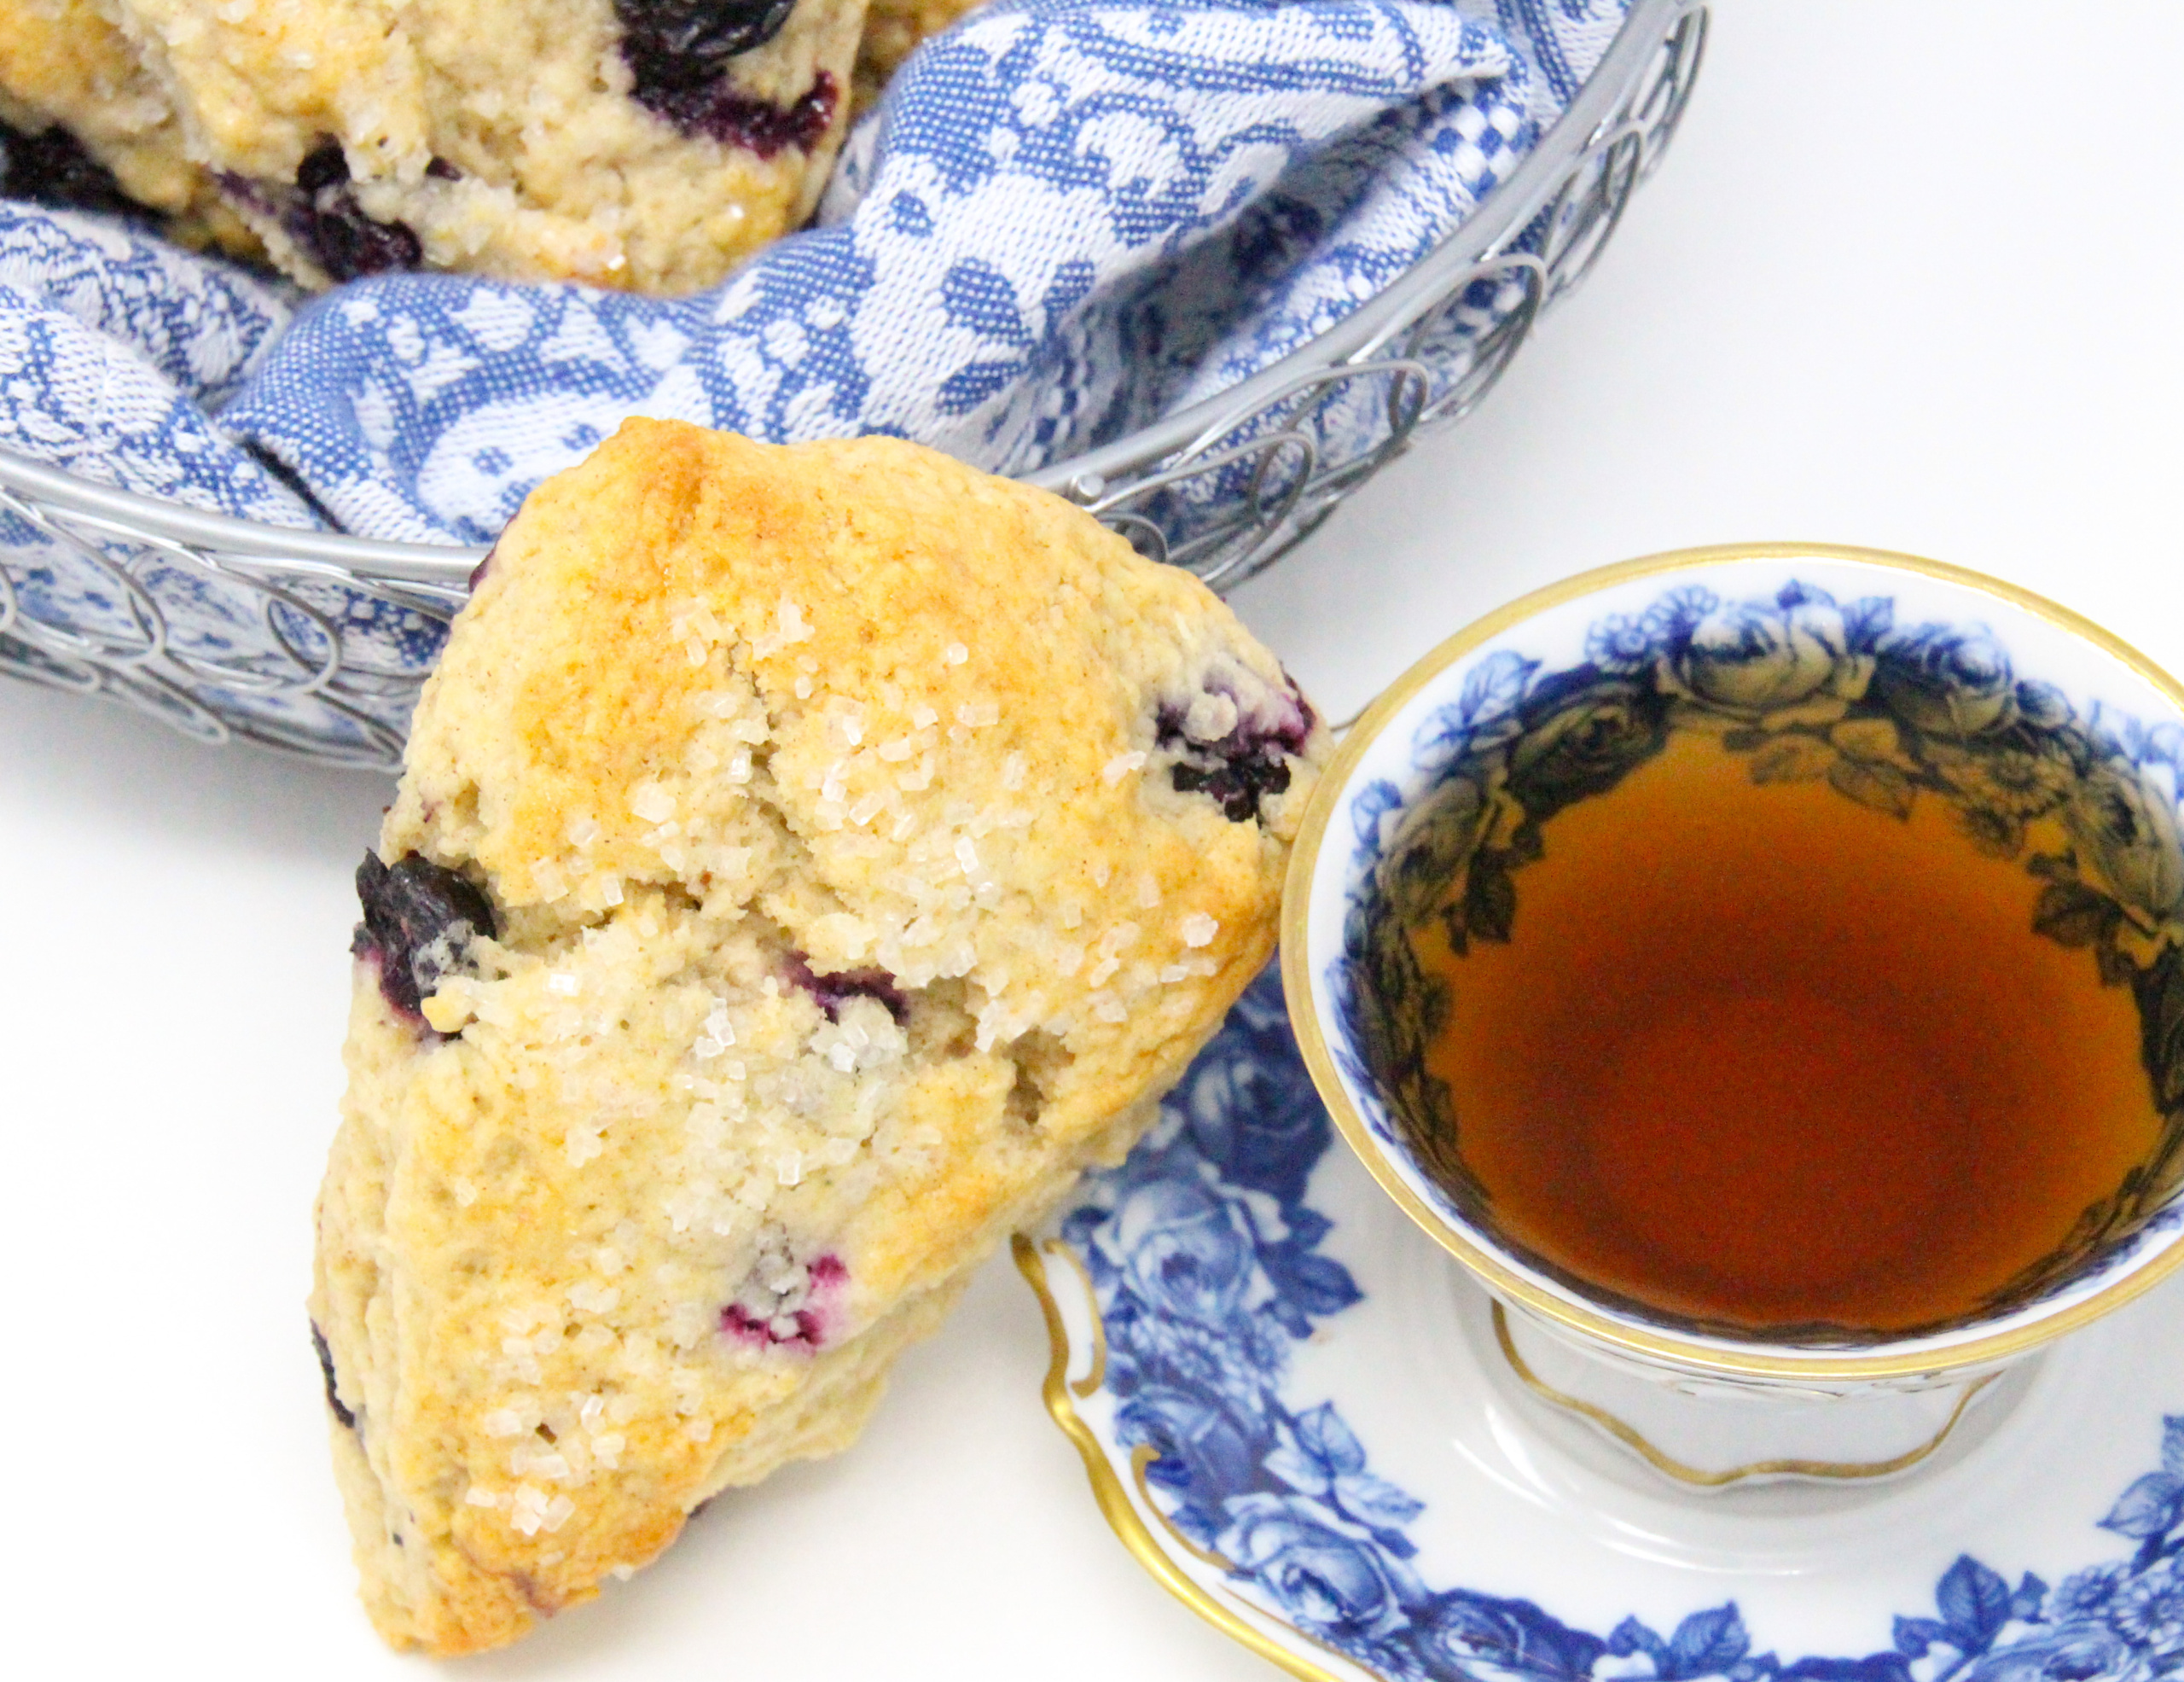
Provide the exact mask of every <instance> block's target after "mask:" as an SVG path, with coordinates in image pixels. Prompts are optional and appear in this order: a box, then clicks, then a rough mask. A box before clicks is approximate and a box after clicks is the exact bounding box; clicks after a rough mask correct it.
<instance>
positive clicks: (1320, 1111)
mask: <svg viewBox="0 0 2184 1682" xmlns="http://www.w3.org/2000/svg"><path fill="white" fill-rule="evenodd" d="M1170 1103H1179V1104H1180V1105H1181V1107H1182V1110H1183V1113H1184V1115H1186V1116H1187V1117H1188V1122H1187V1125H1188V1127H1189V1129H1190V1136H1191V1142H1192V1143H1193V1144H1195V1145H1196V1146H1197V1147H1198V1149H1199V1154H1200V1155H1203V1156H1204V1157H1205V1160H1206V1161H1209V1162H1211V1163H1212V1164H1214V1165H1215V1166H1216V1167H1218V1168H1219V1169H1220V1170H1221V1173H1222V1178H1223V1179H1226V1180H1228V1181H1229V1183H1230V1184H1234V1185H1241V1186H1247V1187H1249V1188H1251V1189H1252V1190H1257V1191H1263V1192H1266V1193H1268V1194H1269V1195H1270V1196H1275V1197H1277V1198H1280V1199H1281V1202H1283V1203H1285V1204H1287V1203H1293V1202H1296V1201H1297V1200H1298V1199H1299V1198H1301V1197H1302V1196H1304V1183H1305V1181H1306V1179H1308V1178H1309V1177H1310V1173H1311V1167H1312V1164H1313V1163H1315V1162H1316V1161H1318V1160H1319V1157H1320V1154H1321V1151H1322V1150H1323V1149H1325V1148H1326V1144H1327V1137H1328V1136H1329V1133H1330V1130H1331V1127H1332V1124H1331V1123H1330V1122H1329V1121H1328V1120H1327V1110H1326V1109H1325V1107H1324V1106H1323V1105H1321V1103H1320V1099H1319V1094H1318V1093H1317V1092H1316V1091H1313V1090H1312V1084H1311V1081H1310V1079H1309V1078H1306V1077H1305V1076H1304V1074H1303V1071H1301V1070H1300V1069H1298V1068H1297V1067H1296V1065H1295V1064H1294V1062H1289V1061H1277V1060H1275V1059H1274V1058H1271V1057H1253V1056H1237V1057H1229V1058H1222V1059H1215V1060H1206V1061H1202V1062H1199V1064H1197V1065H1196V1066H1195V1067H1194V1069H1193V1071H1192V1072H1191V1074H1189V1075H1188V1076H1187V1077H1186V1078H1185V1080H1184V1083H1183V1085H1182V1087H1181V1088H1180V1089H1179V1090H1178V1091H1176V1094H1175V1096H1174V1097H1172V1098H1171V1099H1170Z"/></svg>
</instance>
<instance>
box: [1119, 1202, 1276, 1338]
mask: <svg viewBox="0 0 2184 1682" xmlns="http://www.w3.org/2000/svg"><path fill="white" fill-rule="evenodd" d="M1094 1243H1096V1244H1097V1245H1098V1246H1099V1248H1101V1250H1102V1251H1104V1252H1105V1253H1106V1254H1107V1258H1108V1259H1109V1260H1111V1261H1112V1262H1113V1263H1114V1265H1115V1266H1116V1269H1117V1271H1118V1272H1119V1273H1120V1274H1121V1275H1122V1277H1123V1279H1124V1283H1125V1286H1126V1288H1127V1289H1129V1290H1130V1292H1131V1294H1132V1295H1135V1296H1136V1297H1137V1298H1138V1299H1139V1300H1140V1301H1141V1302H1143V1303H1144V1304H1145V1305H1146V1307H1148V1308H1149V1309H1151V1310H1152V1311H1153V1312H1154V1313H1155V1314H1159V1315H1162V1316H1165V1317H1169V1318H1174V1319H1178V1320H1182V1321H1186V1322H1188V1323H1189V1324H1193V1325H1199V1326H1205V1327H1207V1328H1210V1329H1211V1330H1224V1329H1226V1328H1228V1327H1229V1324H1231V1323H1232V1322H1233V1321H1234V1319H1235V1318H1236V1317H1237V1316H1238V1315H1239V1313H1240V1312H1241V1311H1242V1310H1243V1309H1244V1308H1245V1307H1246V1305H1247V1301H1248V1299H1249V1298H1250V1296H1251V1295H1252V1288H1253V1287H1254V1285H1256V1284H1258V1283H1261V1279H1260V1274H1259V1266H1258V1240H1257V1235H1256V1234H1255V1233H1254V1232H1253V1231H1252V1224H1251V1222H1250V1220H1249V1219H1248V1218H1247V1217H1246V1214H1245V1212H1244V1209H1243V1208H1242V1207H1241V1204H1240V1202H1239V1201H1237V1200H1234V1199H1230V1198H1225V1197H1221V1196H1216V1195H1215V1194H1214V1193H1213V1192H1212V1191H1211V1190H1208V1189H1207V1188H1206V1187H1205V1185H1204V1184H1201V1183H1199V1182H1197V1181H1194V1180H1182V1179H1161V1180H1156V1181H1154V1182H1153V1183H1152V1184H1147V1185H1141V1186H1138V1187H1136V1188H1135V1189H1134V1190H1131V1191H1130V1193H1129V1194H1128V1195H1127V1196H1124V1199H1123V1200H1122V1202H1120V1203H1119V1204H1118V1205H1117V1206H1116V1208H1115V1212H1114V1214H1113V1215H1112V1217H1111V1218H1110V1219H1109V1220H1108V1222H1107V1225H1105V1226H1104V1227H1102V1228H1101V1231H1100V1232H1099V1234H1098V1235H1097V1237H1095V1239H1094Z"/></svg>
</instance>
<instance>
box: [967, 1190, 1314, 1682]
mask: <svg viewBox="0 0 2184 1682" xmlns="http://www.w3.org/2000/svg"><path fill="white" fill-rule="evenodd" d="M1009 1248H1010V1251H1011V1253H1012V1254H1014V1256H1015V1258H1016V1271H1017V1272H1019V1273H1021V1274H1022V1275H1023V1276H1024V1280H1025V1283H1026V1284H1028V1285H1030V1286H1031V1292H1032V1295H1035V1296H1037V1298H1038V1299H1039V1310H1040V1312H1042V1313H1043V1314H1044V1315H1045V1316H1046V1322H1047V1344H1048V1350H1049V1352H1050V1353H1049V1358H1048V1363H1047V1377H1046V1382H1045V1384H1044V1386H1043V1389H1042V1394H1043V1395H1044V1397H1045V1399H1046V1404H1047V1411H1048V1413H1049V1414H1051V1415H1052V1416H1053V1417H1054V1423H1055V1424H1057V1425H1059V1426H1060V1427H1061V1432H1062V1435H1064V1436H1066V1437H1067V1438H1068V1439H1069V1440H1070V1441H1071V1442H1072V1443H1074V1444H1075V1445H1076V1446H1077V1456H1078V1458H1080V1459H1082V1460H1083V1462H1084V1475H1085V1476H1086V1477H1087V1478H1088V1479H1089V1480H1090V1481H1091V1484H1092V1497H1093V1499H1094V1500H1095V1501H1097V1502H1098V1503H1099V1505H1100V1511H1101V1516H1104V1517H1105V1518H1106V1519H1107V1524H1108V1527H1109V1528H1111V1529H1112V1530H1113V1531H1114V1533H1115V1535H1116V1538H1117V1539H1118V1540H1119V1541H1120V1542H1121V1543H1122V1545H1123V1546H1124V1548H1126V1549H1128V1550H1129V1551H1130V1557H1131V1558H1133V1559H1135V1560H1136V1562H1137V1563H1139V1564H1140V1565H1141V1566H1143V1567H1144V1568H1145V1569H1146V1570H1147V1571H1148V1572H1150V1573H1151V1574H1152V1576H1153V1581H1155V1582H1157V1583H1159V1585H1160V1586H1161V1587H1162V1588H1164V1589H1165V1590H1167V1591H1168V1592H1169V1593H1170V1594H1172V1595H1174V1596H1175V1597H1176V1599H1178V1600H1180V1601H1182V1603H1183V1604H1184V1605H1186V1606H1188V1607H1189V1608H1190V1609H1191V1610H1192V1611H1194V1612H1195V1613H1197V1614H1198V1615H1199V1616H1200V1617H1201V1618H1204V1619H1205V1621H1206V1622H1208V1623H1210V1624H1211V1625H1212V1626H1213V1627H1215V1628H1216V1629H1217V1630H1219V1631H1220V1632H1221V1633H1223V1635H1225V1636H1228V1637H1229V1638H1230V1639H1231V1640H1234V1641H1240V1642H1241V1643H1242V1644H1244V1645H1245V1646H1246V1647H1247V1648H1249V1649H1250V1650H1252V1652H1254V1653H1257V1654H1258V1656H1260V1657H1261V1658H1263V1659H1264V1660H1265V1661H1266V1662H1268V1663H1269V1664H1271V1665H1275V1666H1278V1667H1280V1668H1281V1669H1282V1670H1285V1671H1287V1672H1288V1673H1289V1674H1290V1675H1292V1676H1293V1677H1296V1678H1297V1679H1298V1682H1343V1679H1342V1677H1340V1676H1339V1675H1338V1674H1337V1673H1335V1672H1333V1671H1331V1670H1326V1669H1322V1668H1321V1667H1320V1666H1318V1665H1316V1664H1314V1663H1313V1662H1311V1661H1310V1660H1309V1659H1307V1658H1305V1657H1304V1656H1302V1655H1301V1654H1299V1653H1298V1652H1296V1651H1295V1650H1293V1649H1292V1648H1290V1647H1288V1646H1287V1645H1285V1644H1283V1643H1281V1642H1280V1641H1277V1640H1275V1638H1273V1637H1272V1636H1270V1635H1269V1634H1267V1633H1265V1632H1264V1631H1263V1630H1262V1629H1260V1628H1258V1627H1257V1626H1256V1625H1254V1624H1253V1623H1252V1622H1251V1621H1249V1620H1247V1619H1246V1618H1245V1617H1244V1616H1243V1615H1242V1614H1240V1612H1238V1611H1237V1610H1236V1609H1235V1608H1234V1607H1232V1606H1229V1605H1228V1604H1226V1603H1224V1602H1223V1601H1222V1600H1221V1599H1220V1598H1217V1597H1216V1596H1215V1595H1214V1594H1213V1593H1212V1592H1210V1591H1209V1590H1208V1589H1206V1588H1205V1586H1204V1585H1203V1584H1201V1583H1199V1582H1198V1581H1197V1580H1194V1578H1193V1577H1191V1575H1190V1574H1188V1572H1186V1571H1185V1570H1184V1569H1182V1566H1180V1565H1178V1564H1177V1563H1176V1560H1175V1558H1174V1557H1173V1556H1172V1555H1170V1553H1169V1552H1168V1551H1166V1550H1165V1548H1163V1547H1162V1546H1161V1545H1160V1542H1159V1538H1157V1537H1156V1536H1154V1535H1153V1531H1152V1529H1151V1528H1150V1527H1149V1526H1147V1523H1146V1522H1145V1519H1144V1517H1143V1516H1142V1515H1141V1514H1140V1512H1139V1511H1138V1509H1137V1504H1136V1502H1134V1501H1132V1500H1131V1499H1130V1491H1129V1489H1128V1487H1125V1486H1124V1483H1123V1481H1122V1480H1121V1479H1120V1478H1119V1477H1118V1476H1116V1475H1115V1469H1114V1465H1113V1464H1112V1462H1110V1461H1109V1460H1108V1458H1107V1454H1106V1452H1105V1451H1103V1450H1102V1449H1101V1446H1100V1440H1099V1438H1098V1437H1096V1436H1095V1435H1093V1433H1092V1428H1091V1427H1090V1426H1089V1425H1087V1424H1086V1423H1084V1421H1083V1419H1081V1418H1080V1417H1077V1407H1076V1405H1075V1403H1074V1402H1072V1400H1071V1392H1072V1390H1074V1389H1075V1388H1076V1386H1074V1385H1072V1383H1071V1382H1069V1329H1068V1327H1066V1325H1064V1324H1062V1318H1061V1305H1060V1303H1058V1302H1056V1301H1054V1293H1053V1291H1051V1290H1050V1289H1048V1286H1047V1267H1046V1263H1045V1261H1044V1260H1042V1254H1041V1253H1042V1252H1044V1254H1047V1255H1062V1256H1066V1257H1067V1258H1068V1259H1069V1260H1070V1261H1071V1262H1072V1264H1073V1265H1074V1266H1075V1267H1076V1270H1077V1276H1078V1277H1079V1278H1082V1279H1083V1280H1084V1282H1085V1286H1086V1292H1085V1301H1087V1302H1088V1303H1089V1305H1090V1312H1091V1314H1092V1324H1093V1326H1094V1329H1095V1330H1094V1337H1095V1350H1096V1351H1097V1355H1096V1357H1095V1359H1098V1360H1099V1362H1100V1365H1101V1367H1102V1368H1104V1365H1105V1355H1106V1350H1107V1328H1106V1326H1105V1324H1104V1323H1103V1322H1102V1321H1101V1318H1100V1309H1099V1301H1098V1299H1097V1298H1096V1297H1095V1296H1094V1295H1092V1294H1091V1289H1090V1287H1091V1276H1090V1275H1089V1273H1087V1272H1085V1269H1084V1263H1083V1260H1082V1258H1080V1257H1079V1256H1078V1255H1077V1252H1076V1251H1075V1250H1074V1249H1072V1248H1071V1247H1070V1246H1069V1245H1068V1244H1066V1243H1063V1242H1062V1241H1061V1240H1060V1239H1059V1238H1049V1239H1048V1240H1047V1241H1046V1243H1044V1244H1037V1245H1035V1244H1034V1243H1032V1242H1031V1239H1029V1238H1027V1237H1025V1236H1024V1235H1023V1234H1022V1233H1021V1232H1019V1233H1018V1234H1016V1236H1015V1237H1014V1238H1012V1239H1011V1240H1010V1241H1009ZM1080 1382H1081V1381H1080ZM1079 1394H1090V1393H1089V1391H1086V1392H1080V1393H1079ZM1153 1458H1155V1457H1154V1456H1153V1452H1152V1451H1151V1449H1150V1447H1149V1446H1141V1447H1140V1448H1139V1449H1138V1450H1137V1452H1136V1453H1134V1454H1132V1456H1131V1457H1130V1466H1131V1470H1132V1475H1134V1476H1135V1477H1136V1480H1137V1483H1138V1487H1139V1490H1140V1492H1141V1494H1142V1495H1143V1497H1144V1501H1145V1506H1146V1509H1147V1511H1150V1512H1152V1513H1153V1515H1154V1516H1157V1517H1159V1519H1160V1521H1161V1523H1162V1525H1163V1527H1164V1528H1168V1529H1169V1530H1170V1533H1171V1534H1173V1527H1172V1526H1170V1525H1169V1524H1168V1522H1167V1516H1166V1515H1165V1513H1162V1512H1161V1511H1160V1509H1159V1506H1158V1505H1157V1504H1155V1503H1154V1502H1153V1499H1152V1494H1151V1492H1150V1491H1148V1490H1147V1489H1146V1488H1145V1482H1144V1475H1145V1474H1144V1469H1145V1466H1146V1465H1147V1464H1150V1463H1151V1461H1152V1459H1153ZM1179 1539H1182V1540H1183V1541H1184V1543H1185V1545H1186V1546H1188V1545H1189V1543H1188V1539H1183V1538H1179ZM1191 1552H1192V1553H1193V1554H1194V1555H1196V1556H1197V1557H1200V1558H1202V1559H1205V1562H1206V1563H1208V1564H1211V1565H1214V1566H1216V1567H1217V1568H1218V1569H1223V1570H1227V1569H1231V1568H1230V1567H1229V1562H1228V1561H1226V1560H1223V1559H1221V1558H1220V1557H1218V1556H1217V1555H1212V1556H1209V1555H1207V1554H1205V1552H1204V1551H1202V1550H1200V1549H1199V1548H1197V1547H1191ZM1240 1604H1244V1605H1248V1604H1249V1603H1248V1602H1240ZM1251 1609H1252V1612H1253V1613H1255V1614H1256V1615H1258V1616H1260V1617H1263V1618H1265V1619H1266V1620H1267V1621H1269V1623H1279V1622H1280V1620H1279V1619H1276V1618H1275V1617H1274V1616H1273V1615H1271V1614H1269V1613H1266V1612H1262V1611H1260V1610H1259V1609H1258V1608H1257V1607H1252V1608H1251ZM1281 1627H1282V1628H1284V1629H1286V1630H1287V1631H1288V1632H1289V1633H1290V1634H1291V1635H1292V1636H1294V1637H1295V1638H1297V1639H1298V1640H1299V1641H1306V1642H1310V1644H1312V1645H1313V1646H1315V1647H1317V1648H1319V1649H1320V1650H1321V1651H1322V1652H1327V1653H1333V1649H1332V1648H1330V1647H1328V1646H1327V1644H1325V1643H1324V1642H1322V1641H1321V1640H1319V1639H1318V1638H1316V1637H1315V1636H1312V1635H1310V1634H1307V1633H1305V1632H1304V1631H1303V1630H1301V1629H1298V1628H1296V1627H1294V1626H1292V1625H1288V1624H1282V1625H1281ZM1335 1656H1337V1657H1338V1658H1340V1657H1341V1656H1340V1655H1339V1654H1337V1655H1335ZM1342 1662H1343V1663H1344V1664H1345V1666H1346V1667H1350V1669H1351V1673H1353V1674H1355V1667H1354V1666H1353V1665H1352V1662H1351V1661H1350V1660H1348V1659H1346V1658H1345V1659H1343V1660H1342Z"/></svg>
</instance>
